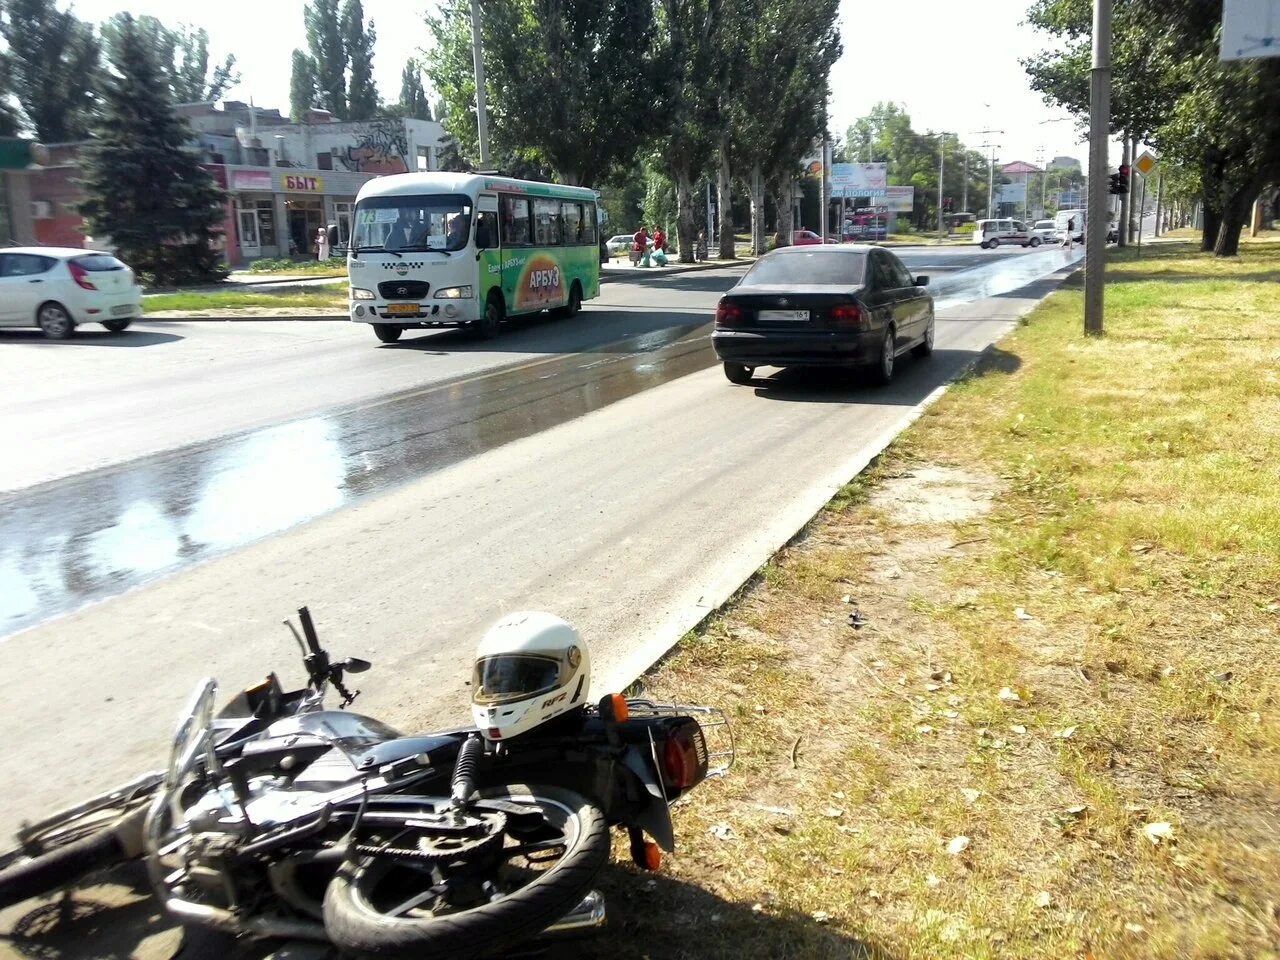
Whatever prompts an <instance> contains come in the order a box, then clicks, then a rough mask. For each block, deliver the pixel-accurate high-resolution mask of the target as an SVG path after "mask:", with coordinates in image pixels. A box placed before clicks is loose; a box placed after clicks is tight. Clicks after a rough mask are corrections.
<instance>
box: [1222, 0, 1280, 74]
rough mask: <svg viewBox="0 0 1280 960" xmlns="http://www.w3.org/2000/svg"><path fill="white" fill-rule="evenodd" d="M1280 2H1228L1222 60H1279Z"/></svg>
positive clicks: (1224, 6)
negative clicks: (1257, 58)
mask: <svg viewBox="0 0 1280 960" xmlns="http://www.w3.org/2000/svg"><path fill="white" fill-rule="evenodd" d="M1277 32H1280V0H1225V2H1224V3H1223V5H1222V47H1221V48H1220V50H1219V52H1218V59H1219V60H1247V59H1251V58H1253V57H1280V42H1277V41H1280V37H1277V36H1276V34H1277Z"/></svg>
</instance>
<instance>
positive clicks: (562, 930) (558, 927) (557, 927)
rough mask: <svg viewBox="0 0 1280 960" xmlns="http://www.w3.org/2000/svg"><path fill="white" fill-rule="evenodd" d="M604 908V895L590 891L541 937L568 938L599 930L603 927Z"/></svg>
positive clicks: (596, 891)
mask: <svg viewBox="0 0 1280 960" xmlns="http://www.w3.org/2000/svg"><path fill="white" fill-rule="evenodd" d="M604 922H605V906H604V894H602V893H601V892H600V891H599V890H592V891H590V892H589V893H588V894H587V895H586V896H585V897H583V898H582V901H581V902H580V903H579V904H578V905H577V906H576V907H574V908H573V909H572V910H570V911H569V912H568V913H566V914H565V915H564V916H563V917H561V918H560V919H559V920H557V921H556V922H555V923H553V924H551V926H549V927H547V928H546V929H545V930H543V931H542V934H541V936H543V937H568V936H572V935H573V934H580V933H587V932H589V931H592V930H599V929H600V928H601V927H603V926H604Z"/></svg>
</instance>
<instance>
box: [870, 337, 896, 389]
mask: <svg viewBox="0 0 1280 960" xmlns="http://www.w3.org/2000/svg"><path fill="white" fill-rule="evenodd" d="M895 359H896V358H895V357H894V336H893V327H892V326H889V327H887V328H886V329H885V331H884V340H883V341H882V342H881V344H880V359H879V360H877V361H876V365H875V367H874V368H873V374H872V375H873V377H874V378H875V382H876V383H878V384H879V385H880V386H882V387H887V386H888V385H889V384H891V383H892V382H893V363H894V360H895Z"/></svg>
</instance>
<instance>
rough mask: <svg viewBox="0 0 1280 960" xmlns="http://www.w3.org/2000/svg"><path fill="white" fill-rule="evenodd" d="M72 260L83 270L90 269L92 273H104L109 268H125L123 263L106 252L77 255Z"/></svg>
mask: <svg viewBox="0 0 1280 960" xmlns="http://www.w3.org/2000/svg"><path fill="white" fill-rule="evenodd" d="M71 262H72V263H74V264H75V265H76V266H77V267H79V268H80V269H81V270H88V271H89V272H90V273H103V272H105V271H107V270H123V269H124V264H123V263H121V262H120V261H119V260H117V259H116V258H115V257H113V256H111V255H110V254H106V253H94V254H90V255H89V256H87V257H76V258H75V259H74V260H72V261H71Z"/></svg>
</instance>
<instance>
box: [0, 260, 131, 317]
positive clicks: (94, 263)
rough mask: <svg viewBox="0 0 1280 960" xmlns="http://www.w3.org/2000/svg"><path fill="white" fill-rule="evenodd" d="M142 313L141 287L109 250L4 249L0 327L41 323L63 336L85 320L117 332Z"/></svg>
mask: <svg viewBox="0 0 1280 960" xmlns="http://www.w3.org/2000/svg"><path fill="white" fill-rule="evenodd" d="M140 316H142V288H141V287H139V286H138V285H137V283H136V282H135V280H134V276H133V271H132V270H130V269H129V267H128V266H126V265H125V264H124V263H122V262H121V261H119V260H117V259H116V258H115V257H113V256H112V255H111V254H109V253H101V252H99V251H97V250H80V249H76V248H73V247H0V327H39V328H40V329H41V330H43V331H44V335H45V336H46V337H49V338H50V339H53V340H63V339H65V338H67V337H69V336H71V334H72V333H73V332H74V331H75V328H76V327H77V326H79V325H80V324H83V323H100V324H102V325H103V326H104V327H106V328H107V329H108V330H110V331H112V332H113V333H119V332H121V331H122V330H124V329H126V328H127V327H128V326H129V324H130V323H132V322H133V321H134V320H136V319H137V318H138V317H140Z"/></svg>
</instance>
